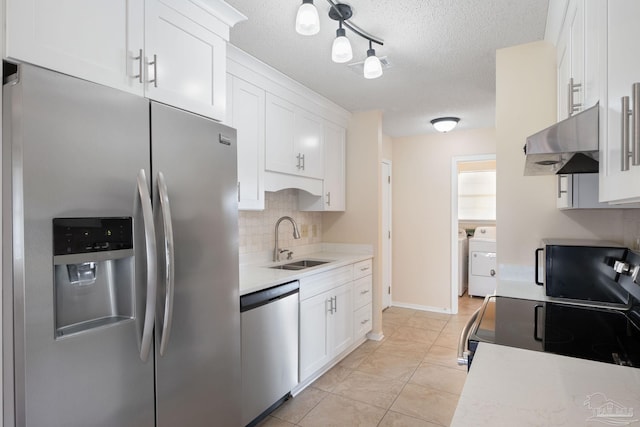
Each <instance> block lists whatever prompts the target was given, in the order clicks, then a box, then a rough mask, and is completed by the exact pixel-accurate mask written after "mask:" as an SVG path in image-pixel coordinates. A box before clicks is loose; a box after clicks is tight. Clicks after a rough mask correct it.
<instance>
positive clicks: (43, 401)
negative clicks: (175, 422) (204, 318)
mask: <svg viewBox="0 0 640 427" xmlns="http://www.w3.org/2000/svg"><path fill="white" fill-rule="evenodd" d="M3 100H4V105H3V107H4V114H5V115H4V117H3V128H4V129H3V131H4V132H5V133H4V138H3V155H2V158H3V173H4V175H3V178H4V182H3V184H4V188H3V201H4V203H3V209H4V212H3V214H4V220H5V221H6V222H5V228H4V230H5V232H6V234H5V235H4V238H3V245H4V246H3V251H4V256H5V258H4V261H5V262H6V264H5V265H4V268H3V270H4V271H5V272H7V271H9V272H12V273H10V274H12V275H11V276H9V278H8V280H4V281H3V282H4V283H3V287H4V289H3V293H4V299H5V301H4V302H5V303H6V302H7V301H13V304H12V305H10V304H5V305H4V309H5V313H3V314H4V315H5V317H4V320H5V322H4V323H5V325H4V326H5V329H4V331H3V345H4V354H3V363H4V373H5V377H4V386H5V388H4V392H5V393H4V396H3V397H4V399H5V402H4V403H5V407H4V416H5V424H4V425H7V426H8V425H14V423H15V425H16V426H49V427H52V426H60V427H70V426H78V427H86V426H131V427H140V426H143V427H144V426H149V427H151V426H153V425H154V395H153V380H154V374H153V352H152V353H151V355H150V357H149V358H148V360H147V362H146V363H145V362H143V361H142V360H141V358H140V348H139V346H140V342H139V341H140V330H141V324H140V322H139V320H140V317H141V316H143V313H140V311H139V310H138V309H137V308H135V306H136V305H137V304H136V302H140V301H142V300H143V299H144V296H145V295H144V294H145V291H144V289H143V288H140V287H137V286H134V285H132V283H133V277H135V276H136V273H140V271H139V270H140V269H142V268H143V267H144V264H143V265H137V264H136V263H135V262H133V259H132V258H133V257H132V256H131V255H132V254H131V253H129V254H128V255H127V254H126V253H124V255H122V254H121V255H114V254H111V255H104V253H103V254H101V255H95V254H94V255H91V256H95V257H96V258H95V259H94V261H95V262H94V261H91V259H90V258H91V257H90V256H89V255H87V257H88V258H82V257H84V256H85V255H86V254H83V255H82V256H80V257H79V258H74V257H75V255H69V256H68V257H67V258H64V257H63V258H57V257H55V256H54V252H53V249H54V245H53V225H52V221H53V218H71V217H76V218H77V217H80V218H85V217H120V218H123V217H124V218H127V219H126V220H125V222H126V221H131V219H130V218H133V230H134V233H136V232H139V231H140V230H142V225H141V224H140V223H139V220H138V218H137V216H138V215H136V214H134V197H135V195H136V194H137V188H136V182H137V181H136V179H137V175H138V173H139V171H140V169H144V170H146V171H147V175H148V172H149V162H150V154H149V145H148V141H149V128H148V120H149V117H148V116H149V106H148V101H145V100H144V99H142V98H139V97H136V96H133V95H130V94H126V93H124V92H120V91H117V90H113V89H109V88H106V87H104V86H100V85H96V84H93V83H89V82H86V81H83V80H78V79H75V78H72V77H69V76H65V75H62V74H57V73H53V72H51V71H47V70H44V69H40V68H36V67H31V66H27V65H22V66H20V73H19V81H18V82H17V83H16V82H14V83H10V84H8V85H6V86H5V87H4V99H3ZM129 223H130V222H129ZM129 251H130V249H129ZM120 252H122V251H120ZM144 252H145V248H141V247H139V246H137V245H136V244H135V243H134V247H133V253H135V258H136V259H142V258H141V257H138V254H142V253H144ZM100 257H103V258H113V260H112V261H105V260H100V259H99V258H100ZM118 257H120V258H118ZM127 257H128V258H129V261H127ZM92 263H93V264H92ZM67 265H68V266H70V267H66V266H67ZM74 265H75V267H73V266H74ZM72 267H73V268H72ZM76 267H77V268H76ZM103 267H104V268H103ZM134 267H135V270H136V271H135V272H134V271H133V269H134ZM58 273H61V274H60V275H59V276H58ZM94 273H95V275H96V281H92V280H91V278H90V277H89V278H87V277H88V276H90V275H92V274H94ZM5 277H6V276H5ZM58 285H60V286H65V287H66V288H65V289H66V290H64V292H63V289H61V288H60V289H59V288H57V287H56V286H58ZM58 291H59V292H58ZM56 292H57V295H58V298H59V299H56ZM142 308H144V307H142ZM7 309H8V310H9V312H8V313H7V312H6V310H7ZM56 310H59V312H58V315H57V316H56ZM105 316H106V317H105ZM103 317H105V318H103ZM120 317H122V318H120ZM106 318H108V319H106ZM105 319H106V320H105ZM109 319H111V320H112V321H111V320H109ZM84 320H87V321H89V322H88V323H87V322H84V323H83V321H84ZM91 320H94V321H95V322H94V323H91V322H90V321H91ZM56 322H58V323H57V324H56ZM11 326H13V327H11ZM12 357H13V360H12ZM11 362H13V363H11ZM12 371H13V373H14V375H10V374H9V373H10V372H12ZM14 378H15V380H14ZM14 396H15V401H13V400H12V399H13V397H14ZM12 408H15V412H14V411H12Z"/></svg>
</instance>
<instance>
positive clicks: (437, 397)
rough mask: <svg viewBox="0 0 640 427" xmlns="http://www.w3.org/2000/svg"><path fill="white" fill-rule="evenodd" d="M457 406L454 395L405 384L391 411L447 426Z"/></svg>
mask: <svg viewBox="0 0 640 427" xmlns="http://www.w3.org/2000/svg"><path fill="white" fill-rule="evenodd" d="M457 404H458V396H457V395H455V394H451V393H446V392H444V391H441V390H437V389H434V388H430V387H423V386H419V385H417V384H407V385H406V386H405V387H404V389H403V390H402V392H400V395H399V396H398V398H397V399H396V401H395V402H394V403H393V405H392V406H391V410H392V411H394V412H400V413H402V414H404V415H409V416H411V417H417V418H421V419H423V420H425V421H429V422H433V423H437V424H440V425H443V426H448V425H449V424H451V418H453V413H454V412H455V410H456V405H457Z"/></svg>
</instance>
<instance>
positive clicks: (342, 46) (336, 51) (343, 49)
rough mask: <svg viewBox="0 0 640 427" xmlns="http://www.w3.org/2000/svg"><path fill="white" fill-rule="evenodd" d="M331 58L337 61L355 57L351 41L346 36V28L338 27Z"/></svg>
mask: <svg viewBox="0 0 640 427" xmlns="http://www.w3.org/2000/svg"><path fill="white" fill-rule="evenodd" d="M331 59H332V60H333V62H337V63H343V62H348V61H351V59H353V50H352V49H351V42H350V41H349V39H348V38H347V37H346V36H345V31H344V28H338V30H337V31H336V38H335V39H334V40H333V46H332V47H331Z"/></svg>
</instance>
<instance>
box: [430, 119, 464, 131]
mask: <svg viewBox="0 0 640 427" xmlns="http://www.w3.org/2000/svg"><path fill="white" fill-rule="evenodd" d="M459 121H460V119H459V118H458V117H439V118H437V119H433V120H431V124H432V125H433V127H434V128H435V129H436V130H437V131H438V132H443V133H445V132H450V131H452V130H453V128H455V127H456V126H457V125H458V122H459Z"/></svg>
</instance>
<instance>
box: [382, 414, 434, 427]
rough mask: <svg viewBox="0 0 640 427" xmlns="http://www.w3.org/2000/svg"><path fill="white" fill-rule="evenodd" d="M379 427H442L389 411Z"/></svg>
mask: <svg viewBox="0 0 640 427" xmlns="http://www.w3.org/2000/svg"><path fill="white" fill-rule="evenodd" d="M378 427H440V425H438V424H433V423H430V422H427V421H424V420H421V419H419V418H413V417H410V416H408V415H404V414H401V413H399V412H393V411H389V412H387V413H386V414H385V416H384V418H383V419H382V421H380V424H378Z"/></svg>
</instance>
